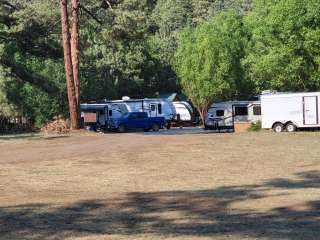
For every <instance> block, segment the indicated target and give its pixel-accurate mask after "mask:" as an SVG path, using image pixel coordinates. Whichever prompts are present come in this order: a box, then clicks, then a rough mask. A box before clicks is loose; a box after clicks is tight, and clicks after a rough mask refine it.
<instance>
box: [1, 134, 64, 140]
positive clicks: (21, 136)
mask: <svg viewBox="0 0 320 240" xmlns="http://www.w3.org/2000/svg"><path fill="white" fill-rule="evenodd" d="M68 137H70V136H69V135H46V136H45V135H42V134H37V133H30V134H13V135H0V140H41V139H44V140H53V139H59V138H68Z"/></svg>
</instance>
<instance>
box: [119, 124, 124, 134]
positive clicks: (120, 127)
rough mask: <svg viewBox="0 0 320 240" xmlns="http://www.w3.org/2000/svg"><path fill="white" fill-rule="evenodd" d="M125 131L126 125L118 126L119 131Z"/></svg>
mask: <svg viewBox="0 0 320 240" xmlns="http://www.w3.org/2000/svg"><path fill="white" fill-rule="evenodd" d="M125 131H126V126H125V125H120V126H119V127H118V132H120V133H124V132H125Z"/></svg>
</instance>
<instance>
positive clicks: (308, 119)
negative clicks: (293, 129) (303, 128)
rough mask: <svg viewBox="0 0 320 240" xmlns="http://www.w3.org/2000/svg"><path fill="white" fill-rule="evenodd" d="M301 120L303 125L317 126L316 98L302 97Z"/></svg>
mask: <svg viewBox="0 0 320 240" xmlns="http://www.w3.org/2000/svg"><path fill="white" fill-rule="evenodd" d="M303 119H304V124H305V125H317V124H318V98H317V97H316V96H311V97H303Z"/></svg>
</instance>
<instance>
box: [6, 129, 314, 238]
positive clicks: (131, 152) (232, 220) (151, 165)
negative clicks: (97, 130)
mask: <svg viewBox="0 0 320 240" xmlns="http://www.w3.org/2000/svg"><path fill="white" fill-rule="evenodd" d="M319 139H320V134H319V133H303V132H300V133H295V134H285V133H284V134H274V133H269V132H261V133H244V134H230V133H226V134H190V135H148V134H142V133H138V134H133V133H131V134H91V133H81V134H71V135H68V136H66V137H57V138H52V139H50V140H49V139H45V138H43V137H41V136H37V137H33V138H32V139H30V138H21V139H19V138H13V139H2V140H1V139H0V152H1V154H0V164H1V168H0V191H1V195H0V239H90V240H91V239H294V240H295V239H318V237H319V236H320V230H319V229H320V224H319V219H320V201H319V197H320V162H319V156H320V148H319V147H320V142H319Z"/></svg>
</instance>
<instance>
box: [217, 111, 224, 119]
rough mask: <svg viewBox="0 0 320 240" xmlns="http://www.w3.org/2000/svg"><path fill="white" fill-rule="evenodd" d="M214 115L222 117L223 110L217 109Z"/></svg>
mask: <svg viewBox="0 0 320 240" xmlns="http://www.w3.org/2000/svg"><path fill="white" fill-rule="evenodd" d="M216 116H217V117H223V116H224V110H217V111H216Z"/></svg>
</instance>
